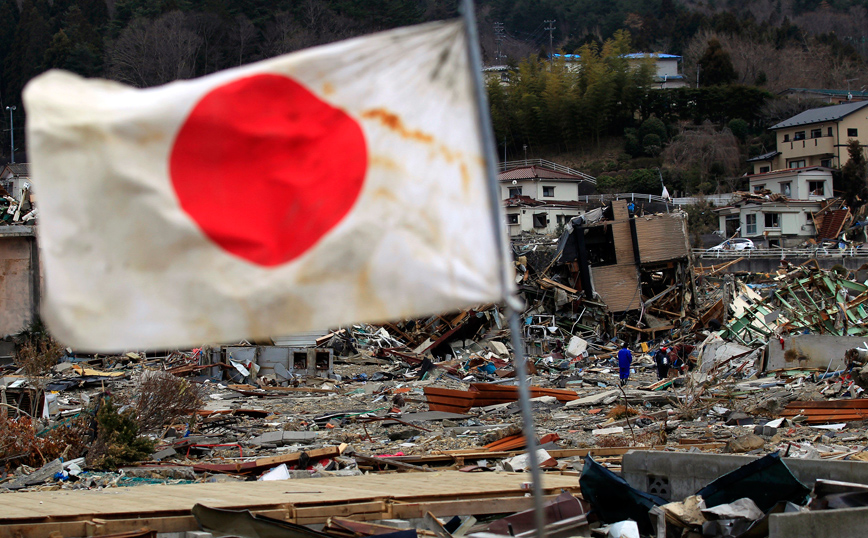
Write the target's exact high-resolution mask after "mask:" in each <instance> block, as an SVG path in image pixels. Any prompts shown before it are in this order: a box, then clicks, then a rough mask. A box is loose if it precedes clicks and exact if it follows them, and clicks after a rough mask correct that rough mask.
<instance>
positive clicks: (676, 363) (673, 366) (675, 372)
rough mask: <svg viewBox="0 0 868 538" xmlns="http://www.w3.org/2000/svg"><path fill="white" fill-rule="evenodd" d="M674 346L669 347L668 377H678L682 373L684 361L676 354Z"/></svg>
mask: <svg viewBox="0 0 868 538" xmlns="http://www.w3.org/2000/svg"><path fill="white" fill-rule="evenodd" d="M675 347H676V346H673V347H670V348H669V373H668V377H678V376H680V375H681V374H682V373H683V370H682V369H683V368H684V361H682V360H681V358H680V357H679V356H678V351H677V350H676V349H675Z"/></svg>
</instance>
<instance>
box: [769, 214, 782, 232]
mask: <svg viewBox="0 0 868 538" xmlns="http://www.w3.org/2000/svg"><path fill="white" fill-rule="evenodd" d="M765 219H766V222H765V224H766V228H780V227H781V214H780V213H766V214H765Z"/></svg>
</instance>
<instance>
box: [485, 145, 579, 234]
mask: <svg viewBox="0 0 868 538" xmlns="http://www.w3.org/2000/svg"><path fill="white" fill-rule="evenodd" d="M497 179H498V183H499V184H500V190H501V199H502V200H503V205H504V207H505V211H506V223H507V226H508V228H509V235H511V236H514V235H519V234H521V233H522V232H536V233H541V234H550V233H554V232H555V230H557V227H558V226H559V225H563V224H565V223H566V222H568V221H569V220H570V219H571V218H573V217H576V216H578V215H579V214H580V213H581V210H580V209H579V207H580V204H579V199H580V197H581V196H584V195H586V194H593V193H594V192H595V191H596V180H595V179H594V178H593V177H591V176H589V175H587V174H583V173H582V172H579V171H577V170H572V169H570V168H567V167H565V166H561V165H558V164H556V163H552V162H549V161H545V160H542V159H533V160H526V161H513V162H510V163H506V166H504V170H503V171H502V172H500V174H498V176H497Z"/></svg>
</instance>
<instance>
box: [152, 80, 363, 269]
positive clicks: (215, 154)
mask: <svg viewBox="0 0 868 538" xmlns="http://www.w3.org/2000/svg"><path fill="white" fill-rule="evenodd" d="M367 167H368V151H367V146H366V143H365V137H364V134H363V132H362V128H361V126H360V125H359V124H358V122H356V120H354V119H353V118H352V117H350V116H349V115H348V114H347V113H346V112H344V111H343V110H340V109H338V108H335V107H333V106H331V105H330V104H328V103H326V102H325V101H323V100H322V99H320V98H319V97H317V96H316V95H314V94H313V93H312V92H311V91H310V90H308V89H307V88H305V87H303V86H302V85H301V84H299V83H297V82H295V81H294V80H292V79H291V78H288V77H284V76H280V75H254V76H250V77H246V78H242V79H238V80H235V81H232V82H230V83H228V84H224V85H222V86H219V87H217V88H215V89H213V90H211V91H210V92H209V93H208V94H207V95H205V96H204V97H203V98H202V99H201V100H200V101H199V102H198V103H197V104H196V106H195V107H194V108H193V110H192V111H191V112H190V115H189V116H188V117H187V120H186V121H185V122H184V124H183V125H182V126H181V129H180V131H179V132H178V136H177V138H176V140H175V144H174V146H173V148H172V152H171V156H170V160H169V175H170V177H171V181H172V185H173V187H174V189H175V192H176V193H177V195H178V199H179V201H180V203H181V207H182V208H183V210H184V211H185V212H186V213H187V214H188V215H190V217H192V219H193V220H194V221H195V222H196V224H197V225H198V226H199V228H200V229H201V230H202V231H203V232H204V233H205V235H207V236H208V237H209V238H210V239H211V240H212V241H214V242H215V243H216V244H217V245H219V246H220V247H221V248H223V249H224V250H226V251H227V252H230V253H231V254H234V255H236V256H238V257H240V258H243V259H245V260H247V261H249V262H252V263H255V264H257V265H262V266H266V267H273V266H276V265H280V264H283V263H286V262H289V261H292V260H293V259H295V258H297V257H298V256H300V255H302V254H303V253H304V252H306V251H307V250H308V249H310V248H311V247H312V246H313V245H315V244H316V243H317V241H319V240H320V239H321V238H322V237H323V236H324V235H325V234H326V233H327V232H328V231H329V230H331V229H332V228H334V227H335V226H336V225H337V224H338V223H339V222H340V221H341V220H342V219H343V218H344V217H345V216H346V215H347V213H349V211H350V209H352V207H353V205H354V204H355V202H356V200H357V199H358V197H359V194H360V193H361V190H362V184H363V183H364V180H365V173H366V171H367Z"/></svg>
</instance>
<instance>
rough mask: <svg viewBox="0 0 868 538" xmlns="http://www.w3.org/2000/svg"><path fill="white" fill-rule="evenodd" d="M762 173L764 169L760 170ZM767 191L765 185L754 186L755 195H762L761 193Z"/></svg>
mask: <svg viewBox="0 0 868 538" xmlns="http://www.w3.org/2000/svg"><path fill="white" fill-rule="evenodd" d="M760 171H762V169H760ZM765 189H766V186H765V184H762V185H754V186H753V192H755V193H760V192H762V191H764V190H765Z"/></svg>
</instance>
